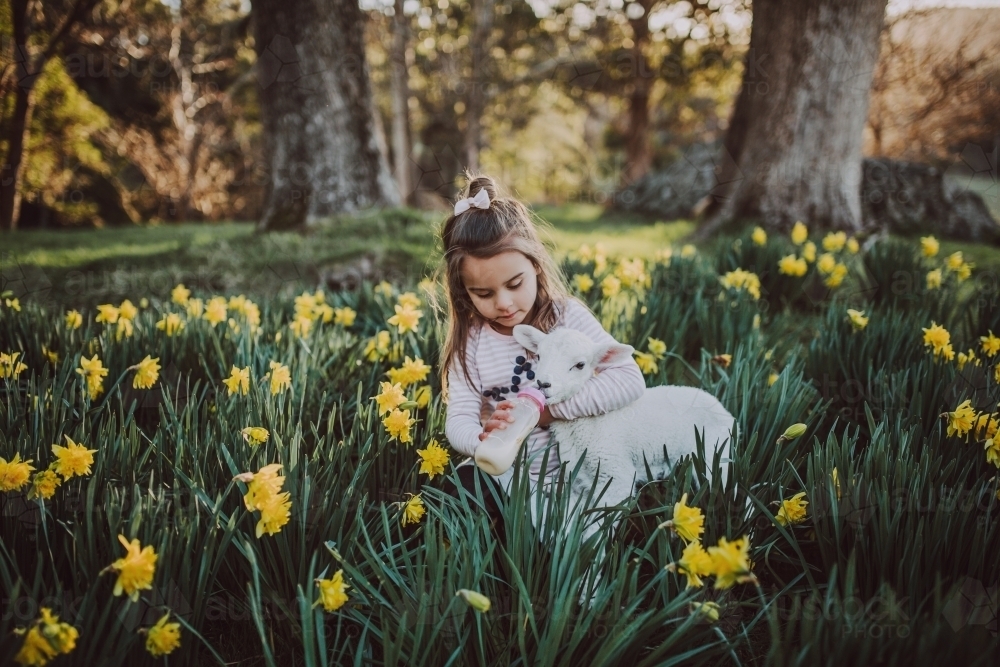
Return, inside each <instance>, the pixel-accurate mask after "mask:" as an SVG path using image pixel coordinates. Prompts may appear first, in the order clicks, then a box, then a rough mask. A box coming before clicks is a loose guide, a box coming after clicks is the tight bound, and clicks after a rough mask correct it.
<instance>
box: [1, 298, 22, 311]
mask: <svg viewBox="0 0 1000 667" xmlns="http://www.w3.org/2000/svg"><path fill="white" fill-rule="evenodd" d="M4 303H6V304H7V307H8V308H10V309H11V310H16V311H17V312H21V302H20V301H19V300H18V299H17V298H13V299H4Z"/></svg>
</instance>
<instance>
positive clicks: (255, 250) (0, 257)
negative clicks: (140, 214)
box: [0, 204, 1000, 306]
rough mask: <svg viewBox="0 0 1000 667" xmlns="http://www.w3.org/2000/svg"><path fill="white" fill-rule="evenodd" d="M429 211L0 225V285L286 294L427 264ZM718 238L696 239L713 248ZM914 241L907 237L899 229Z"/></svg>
mask: <svg viewBox="0 0 1000 667" xmlns="http://www.w3.org/2000/svg"><path fill="white" fill-rule="evenodd" d="M535 210H536V212H537V213H538V214H539V216H540V217H541V218H542V219H543V220H545V221H546V222H547V223H548V224H547V225H546V226H545V228H543V230H542V235H543V238H544V239H545V240H546V242H547V243H549V244H550V245H551V247H553V248H554V249H555V251H556V253H557V254H558V255H560V256H565V255H566V254H568V253H571V252H572V251H575V250H576V249H577V248H579V247H580V246H581V245H582V244H588V245H590V246H591V247H593V246H595V245H596V244H598V243H600V244H602V245H603V246H604V248H605V249H606V252H608V253H610V254H612V255H616V256H624V257H641V258H644V259H646V260H652V259H654V257H655V255H656V252H657V251H658V250H660V249H663V248H665V247H667V246H670V245H675V246H676V245H677V244H678V243H679V242H681V240H682V239H683V238H684V236H685V235H686V234H688V233H689V232H691V231H692V230H693V229H694V223H692V222H690V221H686V220H675V221H669V222H668V221H655V222H649V221H647V220H644V219H641V218H637V217H630V216H621V215H614V214H611V215H608V214H604V213H603V210H602V208H601V207H600V206H598V205H593V204H573V205H567V206H560V207H549V206H538V207H536V209H535ZM442 220H443V217H442V215H441V214H436V213H427V212H422V211H415V210H410V209H399V210H393V211H383V212H377V213H371V214H367V215H359V216H348V217H344V218H340V219H337V220H333V221H331V222H330V223H329V224H327V225H324V226H322V227H319V228H317V229H315V230H312V231H309V232H307V233H293V232H280V233H270V234H258V233H256V232H255V230H254V227H253V225H251V224H249V223H235V222H229V223H218V224H176V225H151V226H144V227H125V228H114V229H100V230H67V231H23V232H18V233H16V234H7V235H5V236H4V251H3V253H2V254H0V286H6V287H4V289H11V290H12V291H13V292H14V293H15V294H17V295H25V294H32V295H34V298H36V299H43V300H47V301H49V302H51V303H54V304H62V305H67V306H73V305H78V306H94V305H96V304H98V303H105V302H111V301H120V300H121V299H123V298H126V296H128V295H130V294H135V293H136V292H142V293H143V294H145V295H147V296H148V297H149V298H161V299H162V298H166V296H167V295H168V293H169V290H170V289H171V288H172V287H173V286H174V285H176V284H177V283H179V282H183V283H184V284H185V285H187V286H189V287H193V288H196V289H202V290H206V291H224V292H227V293H246V294H257V295H286V296H287V295H289V294H291V293H293V292H294V291H295V290H297V289H298V288H299V287H301V286H304V285H306V286H308V285H318V284H320V283H321V282H322V281H323V279H324V277H325V276H329V275H340V276H347V277H348V278H350V277H352V276H354V277H357V276H360V270H361V268H362V267H361V264H360V263H359V262H360V261H361V259H362V258H367V260H368V262H370V266H371V268H372V271H371V273H370V274H366V277H367V278H369V279H371V280H375V281H378V280H380V279H383V278H385V279H388V280H389V281H390V282H393V283H395V284H402V283H404V282H408V281H409V282H413V281H415V280H417V279H419V277H420V276H423V275H427V274H429V273H430V272H432V271H433V270H434V268H435V267H436V265H437V257H439V248H438V247H437V239H436V230H437V226H438V225H439V224H440V223H441V222H442ZM730 240H731V239H730V237H725V238H719V239H713V240H711V241H709V242H707V243H704V244H699V248H700V249H701V250H702V251H703V252H707V253H711V254H716V253H718V252H719V251H720V249H721V248H722V247H723V246H725V245H726V244H727V243H729V242H730ZM907 240H910V241H915V239H907ZM941 245H942V253H944V254H950V253H952V252H955V251H962V253H963V254H964V256H965V258H966V260H968V261H971V262H974V263H975V265H976V266H977V268H978V269H979V275H981V276H984V278H983V279H985V277H986V276H992V277H993V280H994V281H995V280H996V278H995V277H996V276H998V275H1000V252H998V251H997V249H995V248H991V247H989V246H983V245H981V244H972V243H962V242H954V241H942V244H941Z"/></svg>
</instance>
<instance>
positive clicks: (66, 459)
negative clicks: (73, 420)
mask: <svg viewBox="0 0 1000 667" xmlns="http://www.w3.org/2000/svg"><path fill="white" fill-rule="evenodd" d="M63 437H64V438H66V446H65V447H61V446H59V445H52V454H53V455H54V456H55V457H56V462H55V464H54V466H53V470H55V472H57V473H59V474H60V475H62V476H63V479H66V480H68V479H70V478H71V477H82V476H83V475H89V474H90V466H92V465H93V464H94V454H96V453H97V450H96V449H87V447H86V446H85V445H82V444H79V443H76V442H73V439H72V438H70V437H69V436H68V435H66V434H65V433H64V434H63Z"/></svg>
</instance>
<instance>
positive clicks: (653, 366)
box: [632, 350, 659, 375]
mask: <svg viewBox="0 0 1000 667" xmlns="http://www.w3.org/2000/svg"><path fill="white" fill-rule="evenodd" d="M632 354H634V355H635V363H636V364H638V365H639V370H640V371H642V374H643V375H652V374H653V373H655V372H656V371H657V370H658V368H659V367H658V365H657V363H656V358H655V357H654V356H653V355H652V354H649V353H648V352H640V351H638V350H636V351H635V352H633V353H632Z"/></svg>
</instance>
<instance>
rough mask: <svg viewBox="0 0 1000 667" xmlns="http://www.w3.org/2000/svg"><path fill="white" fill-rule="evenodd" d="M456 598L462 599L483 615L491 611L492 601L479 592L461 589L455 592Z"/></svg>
mask: <svg viewBox="0 0 1000 667" xmlns="http://www.w3.org/2000/svg"><path fill="white" fill-rule="evenodd" d="M455 596H456V597H461V598H462V599H463V600H465V602H466V604H468V605H469V606H470V607H472V608H473V609H475V610H476V611H478V612H480V613H482V614H485V613H486V612H488V611H489V610H490V606H491V603H490V599H489V598H488V597H486V596H485V595H483V594H482V593H480V592H478V591H473V590H469V589H468V588H460V589H458V590H457V591H456V592H455Z"/></svg>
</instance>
